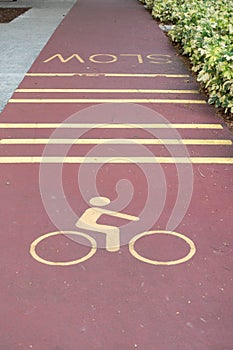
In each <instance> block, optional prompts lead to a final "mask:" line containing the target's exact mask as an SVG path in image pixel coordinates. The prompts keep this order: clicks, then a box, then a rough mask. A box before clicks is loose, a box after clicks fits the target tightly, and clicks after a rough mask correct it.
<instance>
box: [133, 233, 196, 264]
mask: <svg viewBox="0 0 233 350" xmlns="http://www.w3.org/2000/svg"><path fill="white" fill-rule="evenodd" d="M156 233H161V234H166V235H172V236H176V237H179V238H181V239H183V240H184V241H185V242H186V243H187V244H188V245H189V247H190V250H189V253H188V254H187V255H186V256H184V257H183V258H181V259H177V260H170V261H157V260H151V259H148V258H145V257H144V256H142V255H140V254H139V253H138V252H137V251H136V250H135V247H134V245H135V243H136V241H137V240H138V239H140V238H141V237H144V236H149V235H153V234H156ZM129 251H130V253H131V254H132V255H133V256H134V257H135V258H136V259H138V260H140V261H143V262H145V263H147V264H151V265H177V264H181V263H184V262H186V261H188V260H190V259H191V258H192V257H193V256H194V254H195V253H196V247H195V244H194V243H193V241H192V240H191V239H190V238H188V237H186V236H185V235H182V234H181V233H178V232H173V231H163V230H159V231H157V230H156V231H147V232H143V233H139V234H138V235H136V236H135V237H133V238H132V239H131V241H130V242H129Z"/></svg>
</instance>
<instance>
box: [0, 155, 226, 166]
mask: <svg viewBox="0 0 233 350" xmlns="http://www.w3.org/2000/svg"><path fill="white" fill-rule="evenodd" d="M0 163H1V164H27V163H28V164H31V163H53V164H58V163H61V164H62V163H64V164H68V163H70V164H71V163H88V164H94V163H99V164H103V163H116V164H125V163H127V164H129V163H139V164H140V163H141V164H145V163H151V164H155V163H161V164H187V163H192V164H233V158H223V157H222V158H217V157H191V158H188V157H174V158H173V157H120V156H119V157H41V156H31V157H28V156H27V157H0Z"/></svg>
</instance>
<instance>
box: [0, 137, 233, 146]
mask: <svg viewBox="0 0 233 350" xmlns="http://www.w3.org/2000/svg"><path fill="white" fill-rule="evenodd" d="M106 143H107V144H114V145H125V144H126V145H128V144H130V145H132V144H141V145H232V141H231V140H208V139H207V140H204V139H203V140H202V139H135V138H134V139H2V140H0V144H1V145H46V144H62V145H63V144H64V145H65V144H68V145H72V144H75V145H77V144H79V145H99V144H106Z"/></svg>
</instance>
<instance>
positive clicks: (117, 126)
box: [0, 123, 223, 129]
mask: <svg viewBox="0 0 233 350" xmlns="http://www.w3.org/2000/svg"><path fill="white" fill-rule="evenodd" d="M57 128H61V129H138V128H142V129H223V127H222V125H221V124H149V123H148V124H108V123H105V124H93V123H82V124H75V123H62V124H61V123H2V124H1V123H0V129H57Z"/></svg>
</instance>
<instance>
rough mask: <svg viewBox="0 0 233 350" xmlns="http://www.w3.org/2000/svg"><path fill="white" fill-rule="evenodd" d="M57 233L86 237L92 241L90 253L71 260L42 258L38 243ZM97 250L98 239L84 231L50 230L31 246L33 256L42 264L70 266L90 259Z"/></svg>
mask: <svg viewBox="0 0 233 350" xmlns="http://www.w3.org/2000/svg"><path fill="white" fill-rule="evenodd" d="M57 235H76V236H82V237H84V238H86V239H87V240H88V241H89V242H90V243H91V250H90V251H89V253H88V254H86V255H85V256H83V257H82V258H79V259H77V260H71V261H50V260H46V259H43V258H41V257H40V256H39V255H38V254H37V252H36V247H37V245H38V244H39V243H40V242H41V241H43V240H44V239H46V238H48V237H52V236H57ZM96 250H97V243H96V241H95V240H94V238H92V237H90V236H88V235H87V234H85V233H82V232H77V231H56V232H49V233H46V234H45V235H43V236H40V237H38V238H36V239H35V240H34V241H33V242H32V244H31V247H30V253H31V255H32V257H33V258H34V259H35V260H37V261H39V262H40V263H42V264H46V265H53V266H54V265H55V266H70V265H76V264H79V263H81V262H84V261H86V260H88V259H90V258H91V257H92V256H93V255H94V254H95V252H96Z"/></svg>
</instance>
